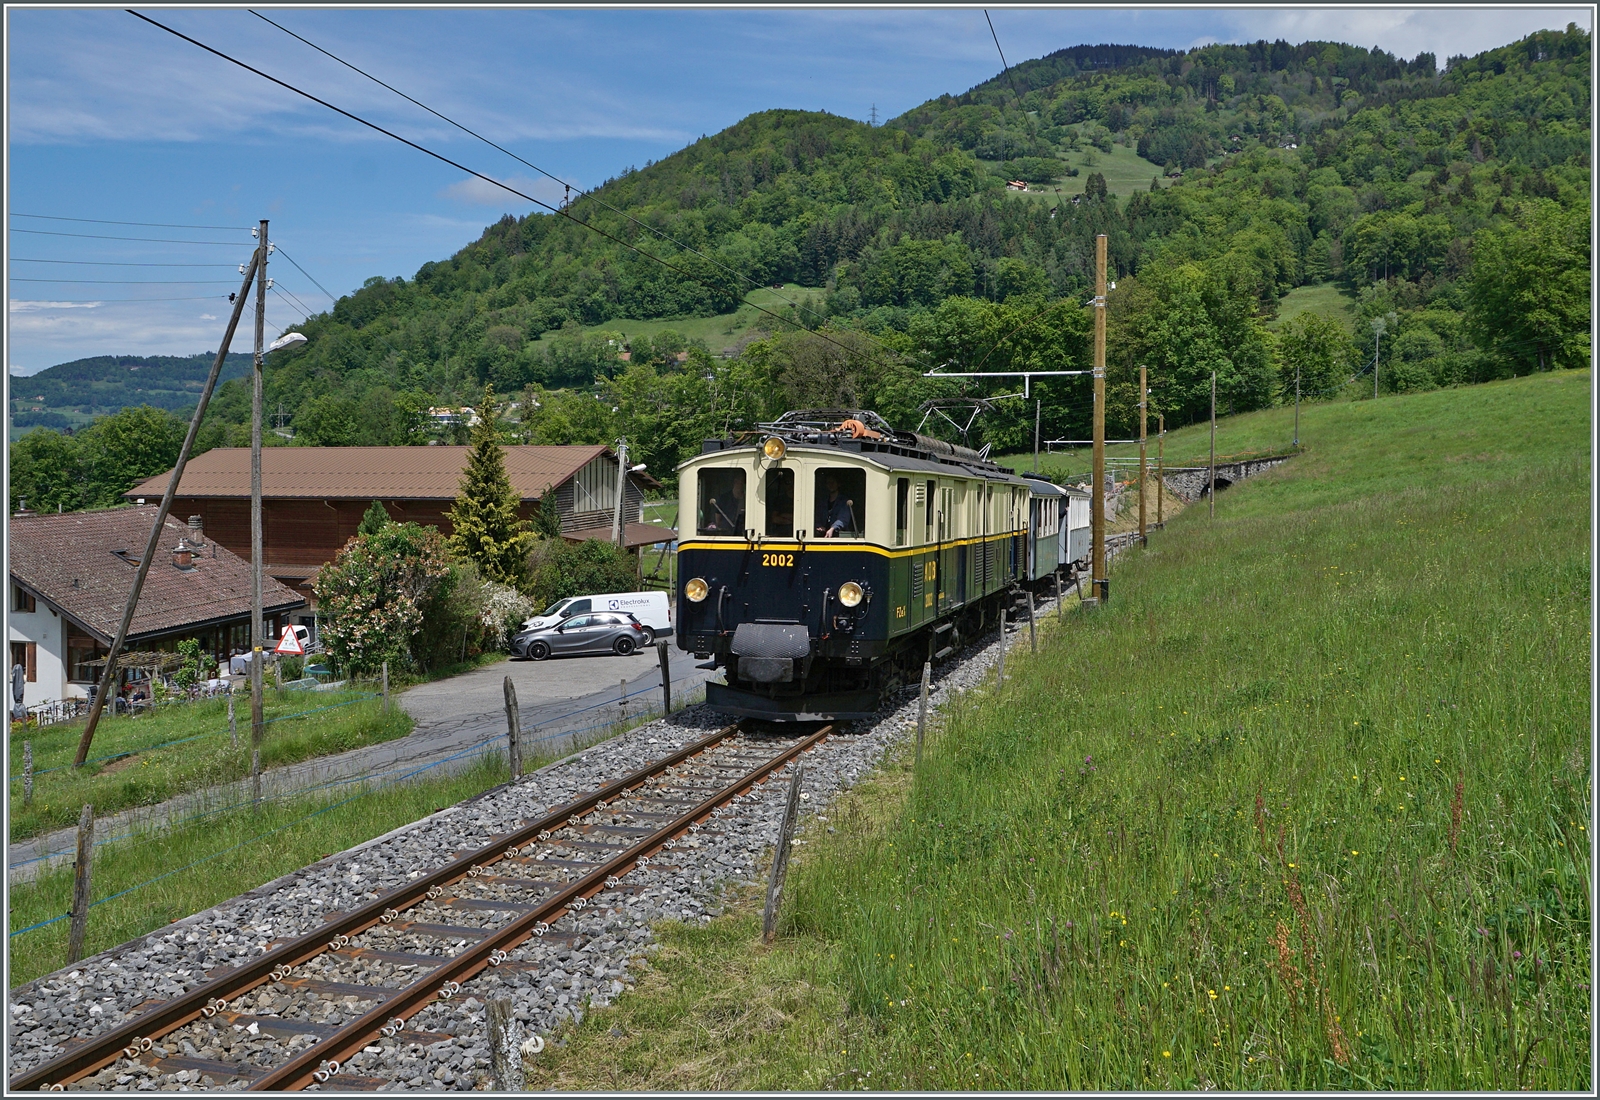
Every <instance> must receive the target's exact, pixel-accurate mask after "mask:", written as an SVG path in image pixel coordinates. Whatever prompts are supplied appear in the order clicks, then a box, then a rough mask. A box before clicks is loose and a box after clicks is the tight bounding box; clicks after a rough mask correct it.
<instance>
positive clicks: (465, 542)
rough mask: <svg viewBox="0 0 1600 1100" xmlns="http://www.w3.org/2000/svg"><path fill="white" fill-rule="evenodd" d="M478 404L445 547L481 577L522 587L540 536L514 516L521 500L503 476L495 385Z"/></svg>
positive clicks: (524, 521) (508, 480)
mask: <svg viewBox="0 0 1600 1100" xmlns="http://www.w3.org/2000/svg"><path fill="white" fill-rule="evenodd" d="M481 406H482V407H481V408H480V409H479V410H478V417H479V420H478V423H477V424H476V425H474V426H473V428H472V453H471V454H470V455H469V456H468V458H467V468H466V470H464V471H463V472H462V475H461V488H460V490H459V491H458V492H457V494H456V502H455V505H454V506H453V507H452V508H451V510H450V522H451V524H452V525H453V527H454V528H455V530H454V531H453V532H452V534H451V535H450V540H449V545H450V549H451V550H452V551H454V552H455V553H457V554H459V555H461V556H463V557H466V558H470V559H471V560H472V561H473V562H475V563H476V564H477V566H478V569H479V571H480V572H481V573H482V574H483V576H484V577H485V579H487V580H492V581H498V582H499V583H501V584H510V585H519V586H520V585H521V584H522V583H523V582H524V580H525V577H526V574H527V566H528V551H529V550H531V549H532V548H533V544H534V542H535V540H536V539H537V537H538V536H537V535H535V534H534V532H533V531H531V530H530V529H529V527H528V522H527V521H526V520H524V519H522V518H521V517H519V516H518V515H517V507H518V505H519V504H520V503H521V499H520V498H519V497H518V496H517V492H516V490H515V489H513V488H512V487H511V479H510V478H508V477H507V476H506V462H505V453H504V452H503V451H502V450H501V447H500V431H499V411H500V410H499V404H498V402H496V400H495V396H494V387H492V386H489V387H485V389H484V392H483V401H482V403H481Z"/></svg>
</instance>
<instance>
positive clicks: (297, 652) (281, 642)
mask: <svg viewBox="0 0 1600 1100" xmlns="http://www.w3.org/2000/svg"><path fill="white" fill-rule="evenodd" d="M272 652H274V653H287V654H290V655H292V656H295V657H304V656H305V653H306V647H305V646H303V645H301V644H300V635H298V634H296V633H295V630H294V627H292V626H286V627H284V628H283V637H282V638H279V639H278V648H277V649H274V650H273V651H272Z"/></svg>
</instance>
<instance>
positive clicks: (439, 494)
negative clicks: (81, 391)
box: [126, 443, 650, 500]
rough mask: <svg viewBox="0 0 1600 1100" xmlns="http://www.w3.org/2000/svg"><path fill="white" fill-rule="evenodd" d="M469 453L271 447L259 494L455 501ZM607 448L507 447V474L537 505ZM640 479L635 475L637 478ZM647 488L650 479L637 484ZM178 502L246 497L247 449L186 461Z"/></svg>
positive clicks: (153, 489) (163, 480) (264, 457)
mask: <svg viewBox="0 0 1600 1100" xmlns="http://www.w3.org/2000/svg"><path fill="white" fill-rule="evenodd" d="M471 449H472V448H470V447H268V448H266V449H264V450H263V451H262V452H261V495H262V496H263V497H267V498H273V497H276V498H289V499H295V498H298V499H307V500H318V499H324V500H327V499H331V500H454V499H455V496H456V492H457V491H458V490H459V489H460V487H461V472H462V470H464V469H465V468H466V465H467V455H468V453H469V452H470V451H471ZM609 452H610V448H609V447H607V446H606V445H605V444H603V443H594V444H589V445H584V446H570V447H536V446H531V445H530V446H512V447H506V448H505V456H506V475H507V476H508V477H509V478H510V479H511V485H512V487H513V488H514V489H516V490H517V492H518V493H519V494H520V495H521V496H522V499H523V500H538V499H539V497H540V496H541V495H543V493H544V490H545V486H547V485H560V484H561V483H562V482H564V481H566V480H567V479H568V478H570V477H572V476H573V475H574V474H576V473H577V472H578V471H579V470H581V469H583V467H585V466H587V465H588V464H589V463H590V462H591V461H593V460H594V458H595V457H596V456H598V455H603V454H607V453H609ZM171 476H172V472H171V471H170V470H169V471H167V472H166V473H161V474H157V475H156V476H155V477H153V478H150V479H149V480H148V481H145V482H143V483H141V484H139V485H135V486H134V487H133V488H132V489H130V490H128V492H127V494H126V496H127V497H128V498H129V499H130V500H132V499H135V498H137V497H144V498H146V499H147V500H148V499H151V498H156V499H159V498H160V496H161V494H162V493H164V492H166V489H167V482H168V481H169V480H170V479H171ZM636 476H637V475H636ZM642 480H645V481H646V482H649V481H650V479H648V478H645V479H642ZM178 495H179V496H183V497H248V496H249V495H250V449H249V448H248V447H217V448H215V449H214V450H210V451H207V452H205V453H204V454H202V455H197V456H196V457H194V458H191V459H190V460H189V465H188V466H187V467H185V468H184V471H183V483H182V484H181V485H179V486H178Z"/></svg>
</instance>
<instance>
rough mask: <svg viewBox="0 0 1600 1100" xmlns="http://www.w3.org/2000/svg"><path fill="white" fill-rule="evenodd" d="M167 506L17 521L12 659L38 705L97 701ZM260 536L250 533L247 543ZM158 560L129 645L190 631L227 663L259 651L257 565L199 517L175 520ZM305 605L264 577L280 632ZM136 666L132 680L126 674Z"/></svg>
mask: <svg viewBox="0 0 1600 1100" xmlns="http://www.w3.org/2000/svg"><path fill="white" fill-rule="evenodd" d="M159 512H160V509H159V508H157V507H156V506H155V505H153V504H151V505H146V506H144V507H139V508H109V509H101V510H98V511H93V512H67V513H65V514H60V515H48V514H47V515H33V514H31V513H28V512H19V513H18V514H17V515H15V516H12V517H11V522H10V534H11V554H10V560H9V563H8V564H9V566H10V574H11V593H10V597H11V599H10V610H9V613H8V614H7V616H6V618H7V633H8V634H9V636H10V637H9V640H10V643H11V654H10V655H11V666H10V667H13V668H14V667H15V666H17V665H21V666H22V667H23V670H24V683H25V686H24V690H23V702H24V704H25V705H27V706H29V707H34V706H38V705H42V704H49V703H56V702H58V701H60V700H63V699H72V698H80V699H81V698H85V697H87V695H88V693H89V689H90V688H91V687H92V686H93V685H94V684H95V683H97V682H98V681H99V678H100V673H101V670H102V668H103V667H104V665H102V664H97V663H96V662H99V661H102V660H103V659H104V658H105V656H106V654H107V652H108V651H109V650H110V648H111V640H112V638H113V637H115V636H116V633H117V625H118V623H120V622H121V621H122V612H123V608H124V607H125V606H126V605H127V601H128V593H129V592H131V591H132V590H133V579H134V575H135V574H136V573H137V572H138V569H139V558H140V556H141V555H142V554H143V553H144V548H145V544H146V542H147V541H148V540H149V538H150V525H151V524H153V523H154V522H155V520H156V515H157V514H158V513H159ZM247 541H248V540H247ZM157 547H158V549H157V550H156V558H155V560H154V561H152V562H151V563H150V572H149V573H148V574H147V575H146V577H145V582H144V589H143V591H142V592H140V594H139V606H138V607H137V608H136V609H135V610H134V614H133V622H132V624H131V625H130V627H129V630H128V638H127V641H126V643H125V650H126V651H134V650H145V651H152V650H163V651H169V652H171V651H175V650H176V649H177V646H178V643H179V642H180V641H183V640H185V639H187V638H196V639H198V640H199V641H200V648H201V651H202V652H205V653H209V654H211V656H212V657H214V658H216V659H217V660H218V661H219V662H221V663H223V664H224V665H226V663H227V659H228V657H229V656H231V655H232V654H234V653H242V652H246V651H248V650H249V648H250V644H251V643H250V565H249V563H248V562H245V561H243V560H241V559H240V558H239V557H238V556H236V555H234V554H231V553H229V552H228V550H227V549H226V548H225V547H222V546H218V545H217V544H216V542H215V541H213V540H211V539H208V538H207V537H206V535H205V532H204V531H202V530H199V529H198V528H197V526H196V525H195V524H193V523H191V524H190V525H189V526H185V525H184V524H182V523H180V522H179V521H177V520H174V519H173V518H172V517H171V516H168V517H167V521H166V524H165V527H164V529H163V531H162V536H161V541H160V542H159V543H157ZM304 606H305V601H304V600H303V599H302V598H301V597H300V596H299V595H297V594H296V593H295V592H293V591H292V590H291V589H289V588H287V587H285V586H284V585H281V584H279V583H277V582H276V581H273V580H270V579H269V580H266V581H265V582H264V583H263V585H262V614H263V618H264V619H265V625H266V629H265V630H264V631H263V633H264V634H265V635H266V636H267V637H268V638H269V639H270V638H276V637H279V636H280V635H281V634H282V631H283V627H284V625H285V624H286V623H288V622H289V616H290V615H291V613H293V612H296V611H297V610H299V609H301V608H303V607H304ZM126 675H127V673H126V672H124V674H123V676H122V677H120V678H123V679H125V678H126Z"/></svg>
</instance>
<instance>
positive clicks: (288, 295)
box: [272, 284, 312, 317]
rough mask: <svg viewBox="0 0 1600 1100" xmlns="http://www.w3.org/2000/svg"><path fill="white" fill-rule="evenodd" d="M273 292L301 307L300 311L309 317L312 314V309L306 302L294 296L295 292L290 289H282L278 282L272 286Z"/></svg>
mask: <svg viewBox="0 0 1600 1100" xmlns="http://www.w3.org/2000/svg"><path fill="white" fill-rule="evenodd" d="M272 292H273V293H274V294H276V295H277V296H278V297H280V298H282V299H283V300H284V301H286V302H288V303H289V304H291V305H295V306H298V307H299V308H300V311H301V312H302V313H304V314H305V315H306V316H307V317H310V316H311V312H312V311H311V309H310V308H309V307H308V306H307V305H306V304H305V303H304V302H302V301H301V300H300V299H299V298H296V297H295V296H294V294H293V293H291V292H290V291H287V290H283V289H280V288H279V287H278V286H277V285H276V284H274V285H273V287H272Z"/></svg>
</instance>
